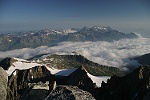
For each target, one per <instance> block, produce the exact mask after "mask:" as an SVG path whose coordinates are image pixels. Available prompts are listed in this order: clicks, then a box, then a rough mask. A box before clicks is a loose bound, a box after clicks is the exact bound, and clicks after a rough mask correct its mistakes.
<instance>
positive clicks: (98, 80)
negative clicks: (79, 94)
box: [87, 73, 110, 87]
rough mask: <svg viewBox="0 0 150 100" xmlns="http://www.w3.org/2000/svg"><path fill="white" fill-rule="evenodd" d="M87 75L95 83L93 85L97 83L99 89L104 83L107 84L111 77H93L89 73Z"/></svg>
mask: <svg viewBox="0 0 150 100" xmlns="http://www.w3.org/2000/svg"><path fill="white" fill-rule="evenodd" d="M87 75H88V76H89V77H90V78H91V80H92V81H93V83H96V86H97V87H101V83H102V81H104V82H105V83H106V82H107V79H110V76H99V77H98V76H93V75H91V74H89V73H87Z"/></svg>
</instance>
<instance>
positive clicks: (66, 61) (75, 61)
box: [30, 55, 123, 76]
mask: <svg viewBox="0 0 150 100" xmlns="http://www.w3.org/2000/svg"><path fill="white" fill-rule="evenodd" d="M33 59H34V60H33V62H36V63H39V64H43V65H46V66H48V67H53V68H57V69H68V68H78V67H79V66H84V67H85V68H86V70H87V71H88V72H89V73H91V74H92V75H96V76H112V75H117V76H122V75H123V73H122V72H121V71H120V70H119V69H118V68H116V67H108V66H104V65H99V64H97V63H94V62H92V61H90V60H88V59H86V58H85V57H83V56H81V55H44V56H41V57H39V56H38V58H37V59H36V58H35V57H33ZM30 60H32V58H31V59H30Z"/></svg>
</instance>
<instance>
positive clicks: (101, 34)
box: [0, 26, 139, 51]
mask: <svg viewBox="0 0 150 100" xmlns="http://www.w3.org/2000/svg"><path fill="white" fill-rule="evenodd" d="M138 37H139V35H137V34H136V33H129V34H125V33H122V32H119V31H118V30H114V29H111V28H110V27H105V26H103V27H99V26H94V27H91V28H87V27H84V28H82V29H74V28H70V29H65V30H40V31H29V32H16V33H8V34H1V35H0V45H1V46H0V51H7V50H14V49H21V48H35V47H38V46H55V45H57V44H58V43H60V42H85V41H94V42H95V41H109V42H111V41H114V40H119V39H124V38H138Z"/></svg>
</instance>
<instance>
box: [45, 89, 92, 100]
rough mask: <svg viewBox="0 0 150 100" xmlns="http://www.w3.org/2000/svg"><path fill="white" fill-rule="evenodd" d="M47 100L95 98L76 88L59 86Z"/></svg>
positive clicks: (86, 99) (85, 99)
mask: <svg viewBox="0 0 150 100" xmlns="http://www.w3.org/2000/svg"><path fill="white" fill-rule="evenodd" d="M46 100H95V98H94V97H93V96H92V95H91V94H90V93H89V92H87V91H83V90H81V89H79V88H78V87H76V86H58V87H57V88H56V89H55V90H53V91H52V92H51V93H50V94H49V96H48V97H47V98H46Z"/></svg>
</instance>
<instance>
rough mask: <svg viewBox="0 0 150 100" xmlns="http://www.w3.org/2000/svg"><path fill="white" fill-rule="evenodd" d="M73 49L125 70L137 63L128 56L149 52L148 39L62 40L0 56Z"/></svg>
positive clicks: (23, 56) (87, 56)
mask: <svg viewBox="0 0 150 100" xmlns="http://www.w3.org/2000/svg"><path fill="white" fill-rule="evenodd" d="M73 51H75V52H77V53H79V54H81V55H83V56H85V57H86V58H88V59H89V60H91V61H94V62H97V63H99V64H102V65H108V66H115V67H118V68H121V69H123V70H127V68H126V66H127V65H128V66H132V67H134V66H137V65H138V63H137V61H135V60H130V59H129V58H131V57H134V56H140V55H143V54H146V53H150V39H147V38H138V39H122V40H119V41H114V42H104V41H100V42H75V43H73V42H63V43H60V44H59V45H58V46H54V47H47V46H41V47H38V48H35V49H31V48H24V49H17V50H12V51H6V52H0V58H5V57H19V58H24V59H27V58H30V57H32V56H35V55H38V54H43V53H51V54H71V52H73Z"/></svg>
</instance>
